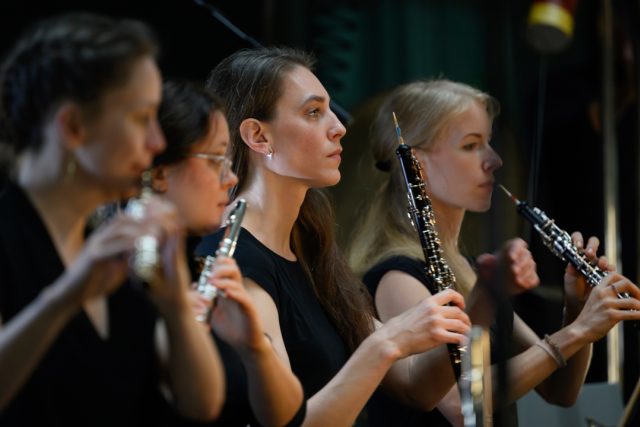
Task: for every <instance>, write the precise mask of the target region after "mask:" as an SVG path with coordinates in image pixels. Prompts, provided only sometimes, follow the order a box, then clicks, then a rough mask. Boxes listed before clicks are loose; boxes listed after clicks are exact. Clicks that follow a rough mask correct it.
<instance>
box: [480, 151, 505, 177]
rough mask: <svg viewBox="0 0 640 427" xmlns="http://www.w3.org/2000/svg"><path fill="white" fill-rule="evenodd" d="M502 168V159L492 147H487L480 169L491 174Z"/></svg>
mask: <svg viewBox="0 0 640 427" xmlns="http://www.w3.org/2000/svg"><path fill="white" fill-rule="evenodd" d="M501 167H502V159H501V158H500V156H499V155H498V153H496V152H495V151H494V149H493V148H492V147H488V150H487V154H486V156H485V159H484V161H483V163H482V168H483V169H484V170H485V171H487V172H493V171H495V170H497V169H500V168H501Z"/></svg>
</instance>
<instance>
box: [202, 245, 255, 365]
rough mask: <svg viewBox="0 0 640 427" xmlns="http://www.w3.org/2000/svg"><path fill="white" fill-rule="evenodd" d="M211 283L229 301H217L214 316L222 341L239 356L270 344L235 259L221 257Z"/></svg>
mask: <svg viewBox="0 0 640 427" xmlns="http://www.w3.org/2000/svg"><path fill="white" fill-rule="evenodd" d="M210 283H211V284H212V285H214V286H215V287H217V288H218V290H220V291H223V292H224V293H225V294H226V297H217V299H216V301H215V304H214V307H213V312H212V313H211V327H212V328H213V330H214V331H215V332H216V334H218V336H219V337H220V338H222V339H223V340H225V341H226V342H227V343H229V344H230V345H231V346H232V347H234V348H235V349H236V350H237V351H238V352H239V353H245V354H246V353H251V352H254V351H258V350H261V349H264V346H265V344H268V340H267V339H266V338H265V335H264V328H263V326H262V321H261V319H260V316H259V314H258V311H257V310H256V307H255V305H254V304H253V300H252V299H251V297H250V296H249V294H248V293H247V291H246V289H245V288H244V285H243V284H242V276H241V274H240V270H239V269H238V265H237V264H236V262H235V260H234V259H233V258H225V257H218V258H217V259H216V262H215V265H214V267H213V270H212V274H211V277H210Z"/></svg>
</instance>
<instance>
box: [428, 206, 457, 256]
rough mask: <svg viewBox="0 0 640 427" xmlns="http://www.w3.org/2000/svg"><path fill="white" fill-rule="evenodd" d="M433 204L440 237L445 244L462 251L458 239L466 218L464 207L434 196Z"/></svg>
mask: <svg viewBox="0 0 640 427" xmlns="http://www.w3.org/2000/svg"><path fill="white" fill-rule="evenodd" d="M431 204H432V205H433V213H434V215H435V218H436V227H437V229H438V237H439V238H440V240H441V241H442V244H443V246H445V247H449V248H452V249H454V250H455V252H460V251H459V249H458V241H459V240H460V229H461V228H462V220H463V219H464V213H465V211H464V209H461V208H454V207H452V206H449V205H446V204H444V203H441V202H439V201H438V200H434V199H433V198H432V199H431Z"/></svg>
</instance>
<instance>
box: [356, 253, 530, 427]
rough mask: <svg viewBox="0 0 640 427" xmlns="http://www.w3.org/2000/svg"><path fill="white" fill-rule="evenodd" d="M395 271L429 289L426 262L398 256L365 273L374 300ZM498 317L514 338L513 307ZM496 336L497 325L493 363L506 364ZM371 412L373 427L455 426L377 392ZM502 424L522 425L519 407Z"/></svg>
mask: <svg viewBox="0 0 640 427" xmlns="http://www.w3.org/2000/svg"><path fill="white" fill-rule="evenodd" d="M392 270H396V271H401V272H403V273H406V274H408V275H410V276H412V277H413V278H415V279H416V280H418V281H419V282H420V283H422V284H423V285H424V286H425V287H427V283H428V282H427V276H426V274H425V263H424V261H422V260H419V259H415V258H409V257H406V256H394V257H390V258H387V259H385V260H383V261H381V262H379V263H378V264H376V265H374V266H373V267H372V268H371V269H369V270H368V271H367V272H366V273H365V275H364V277H363V279H362V280H363V282H364V284H365V285H366V286H367V289H369V292H370V293H371V295H372V297H373V298H375V294H376V291H377V289H378V285H379V284H380V280H381V279H382V276H384V275H385V274H386V273H388V272H390V271H392ZM498 315H499V318H500V319H501V320H500V326H501V327H502V328H503V329H502V331H501V333H504V334H505V335H506V336H507V337H511V335H512V332H513V311H512V310H511V308H510V306H509V305H508V304H506V305H502V306H501V309H500V310H499V314H498ZM496 333H497V328H496V324H493V325H492V326H491V329H490V336H491V361H492V363H498V362H499V361H504V360H506V359H505V357H504V356H503V354H504V353H501V354H500V353H499V352H496V351H494V350H496V347H497V340H496ZM367 411H368V414H369V425H370V426H371V427H388V426H397V427H405V426H406V427H411V426H416V427H418V426H429V427H450V426H451V424H450V423H449V421H447V419H446V418H445V417H444V416H443V415H442V414H441V413H440V411H439V410H438V409H437V408H436V409H434V410H433V411H429V412H426V411H420V410H418V409H414V408H412V407H410V406H407V405H404V404H402V403H400V402H398V401H397V400H395V399H393V398H392V397H389V396H388V395H387V394H386V393H385V392H384V391H382V390H381V389H378V390H376V392H375V393H374V395H373V396H372V398H371V399H370V400H369V403H368V405H367ZM499 420H503V421H504V425H507V426H516V425H517V423H518V421H517V411H516V405H515V404H511V405H509V406H507V407H506V408H504V409H503V410H501V411H500V412H499V413H495V414H494V425H495V426H499V425H500V422H499Z"/></svg>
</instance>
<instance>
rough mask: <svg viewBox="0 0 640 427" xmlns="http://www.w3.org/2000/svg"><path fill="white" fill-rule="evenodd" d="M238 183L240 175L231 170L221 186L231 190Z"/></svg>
mask: <svg viewBox="0 0 640 427" xmlns="http://www.w3.org/2000/svg"><path fill="white" fill-rule="evenodd" d="M236 185H238V175H236V174H235V173H233V171H229V173H228V174H227V175H226V176H225V177H224V179H223V180H222V182H221V183H220V186H221V187H222V189H223V190H225V191H229V190H230V189H231V188H233V187H235V186H236Z"/></svg>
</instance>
